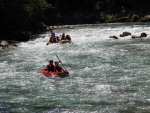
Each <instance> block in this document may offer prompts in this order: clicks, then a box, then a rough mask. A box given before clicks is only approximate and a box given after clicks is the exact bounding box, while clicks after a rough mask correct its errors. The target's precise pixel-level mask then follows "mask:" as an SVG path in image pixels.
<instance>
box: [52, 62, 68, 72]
mask: <svg viewBox="0 0 150 113" xmlns="http://www.w3.org/2000/svg"><path fill="white" fill-rule="evenodd" d="M59 62H61V61H56V62H55V66H54V71H55V72H68V71H67V70H64V69H63V68H62V67H61V66H60V65H59Z"/></svg>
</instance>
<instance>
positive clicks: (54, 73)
mask: <svg viewBox="0 0 150 113" xmlns="http://www.w3.org/2000/svg"><path fill="white" fill-rule="evenodd" d="M42 73H43V75H45V76H46V77H50V76H55V77H68V76H69V72H49V71H47V69H42Z"/></svg>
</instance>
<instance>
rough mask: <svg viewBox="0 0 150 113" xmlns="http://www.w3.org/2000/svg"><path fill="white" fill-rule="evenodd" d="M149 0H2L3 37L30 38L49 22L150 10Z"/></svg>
mask: <svg viewBox="0 0 150 113" xmlns="http://www.w3.org/2000/svg"><path fill="white" fill-rule="evenodd" d="M149 4H150V1H149V0H138V1H137V0H0V18H1V20H0V25H1V31H0V37H1V39H15V40H28V36H29V34H30V33H31V34H33V33H37V32H39V30H40V31H41V30H42V29H43V28H44V26H45V25H60V24H85V23H103V22H109V21H111V20H113V19H116V18H119V17H131V16H132V15H133V14H137V15H139V16H144V15H148V14H150V7H149Z"/></svg>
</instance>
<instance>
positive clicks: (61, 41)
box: [59, 40, 71, 44]
mask: <svg viewBox="0 0 150 113" xmlns="http://www.w3.org/2000/svg"><path fill="white" fill-rule="evenodd" d="M59 43H61V44H66V43H71V41H69V40H60V41H59Z"/></svg>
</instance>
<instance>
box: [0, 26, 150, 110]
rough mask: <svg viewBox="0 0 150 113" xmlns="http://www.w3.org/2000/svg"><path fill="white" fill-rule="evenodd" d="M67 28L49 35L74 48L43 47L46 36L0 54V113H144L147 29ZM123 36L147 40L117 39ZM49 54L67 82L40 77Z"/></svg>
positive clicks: (149, 100)
mask: <svg viewBox="0 0 150 113" xmlns="http://www.w3.org/2000/svg"><path fill="white" fill-rule="evenodd" d="M70 28H71V29H68V27H66V26H62V28H61V29H56V30H54V32H55V33H56V35H58V36H59V35H61V34H62V33H63V32H65V33H66V34H69V35H70V36H71V37H72V41H73V43H74V44H51V45H48V46H46V43H47V42H48V40H49V32H46V33H43V34H41V35H40V36H38V37H37V38H36V39H33V40H30V41H28V42H23V43H21V44H19V47H15V48H11V49H5V50H0V113H150V23H127V24H123V23H116V24H97V25H75V26H70ZM124 31H129V32H131V34H132V35H140V34H141V33H142V32H146V33H147V34H148V37H145V38H142V39H131V36H127V37H119V35H120V34H122V33H123V32H124ZM113 35H116V36H118V38H119V39H118V40H115V39H110V38H109V36H113ZM43 36H45V38H42V37H43ZM35 37H36V36H35ZM55 53H56V54H57V55H58V56H59V57H60V59H61V61H62V63H63V66H64V68H66V69H67V70H68V71H69V72H70V76H69V77H65V78H59V77H45V76H44V75H43V74H42V73H41V70H42V69H43V68H45V66H46V65H47V64H48V60H50V59H53V60H54V61H55V60H57V58H56V56H55Z"/></svg>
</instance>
